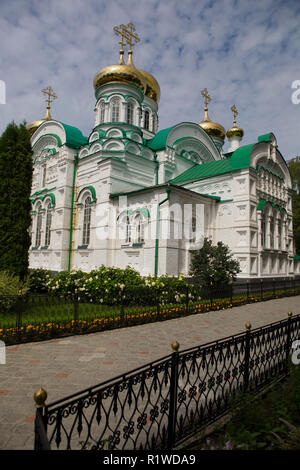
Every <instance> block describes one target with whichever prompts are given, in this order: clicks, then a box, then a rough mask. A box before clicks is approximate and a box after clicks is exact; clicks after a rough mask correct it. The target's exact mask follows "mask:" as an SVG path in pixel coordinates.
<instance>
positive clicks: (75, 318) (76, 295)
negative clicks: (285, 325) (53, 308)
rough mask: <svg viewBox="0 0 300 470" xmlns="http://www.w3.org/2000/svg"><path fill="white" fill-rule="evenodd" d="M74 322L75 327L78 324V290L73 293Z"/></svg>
mask: <svg viewBox="0 0 300 470" xmlns="http://www.w3.org/2000/svg"><path fill="white" fill-rule="evenodd" d="M74 321H75V325H77V322H78V289H75V291H74Z"/></svg>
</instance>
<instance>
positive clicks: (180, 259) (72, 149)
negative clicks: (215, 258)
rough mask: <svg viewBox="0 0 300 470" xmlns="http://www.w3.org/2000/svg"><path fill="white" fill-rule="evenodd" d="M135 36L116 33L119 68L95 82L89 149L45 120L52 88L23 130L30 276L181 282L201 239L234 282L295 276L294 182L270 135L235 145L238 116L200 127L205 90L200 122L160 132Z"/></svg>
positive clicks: (154, 87)
mask: <svg viewBox="0 0 300 470" xmlns="http://www.w3.org/2000/svg"><path fill="white" fill-rule="evenodd" d="M128 26H131V29H130V30H129V29H128ZM126 28H127V29H126ZM133 31H134V28H133V27H132V25H127V27H125V26H123V25H122V28H121V30H117V31H116V32H117V33H118V34H120V35H121V37H122V40H121V43H120V44H121V51H120V59H119V63H118V64H116V65H110V66H106V67H104V68H102V69H101V70H100V71H99V72H98V73H97V74H96V76H95V78H94V89H95V96H96V104H95V109H94V111H95V125H94V128H93V129H92V131H91V133H90V135H89V136H88V137H85V136H84V135H83V134H82V133H81V131H80V130H79V129H77V128H76V127H73V126H71V125H67V124H64V123H62V122H60V121H57V120H55V119H52V117H51V116H50V103H51V101H52V100H53V99H55V98H56V96H55V94H54V93H53V91H52V89H51V87H49V88H48V89H46V90H43V92H44V93H46V94H47V95H48V106H47V113H46V116H45V118H44V119H42V120H41V121H34V122H33V123H31V124H30V125H29V126H28V129H29V131H30V133H31V134H32V137H31V143H32V148H33V158H34V173H33V184H32V193H31V202H32V226H31V236H32V237H31V240H32V244H31V247H30V252H29V260H30V267H31V268H45V269H50V270H52V271H61V270H72V269H82V270H83V271H90V270H92V269H96V268H98V267H100V266H101V265H102V264H104V265H106V266H119V267H122V268H125V267H126V266H128V265H129V266H132V267H134V268H135V269H137V270H138V271H139V272H140V273H141V274H142V275H147V274H155V275H160V274H164V273H168V274H169V275H172V274H177V273H183V274H188V272H189V265H190V258H191V249H195V248H197V247H199V246H200V245H201V243H200V242H201V237H202V239H203V236H205V237H207V238H209V239H211V240H212V241H213V243H214V244H216V243H217V242H218V241H223V242H224V243H225V244H227V245H229V247H230V249H231V251H232V253H233V254H234V256H235V258H236V259H238V261H239V262H240V267H241V273H240V274H239V277H241V278H245V279H250V278H261V277H286V276H293V275H295V274H300V261H299V259H298V258H299V257H298V256H295V252H294V240H293V226H292V198H291V196H292V182H291V176H290V173H289V170H288V166H287V164H286V161H285V159H284V157H283V156H282V155H281V153H280V151H279V150H278V146H277V141H276V137H275V135H274V134H273V133H266V134H264V135H260V136H258V138H257V141H256V142H253V143H251V144H249V145H241V140H242V138H243V134H244V132H243V130H242V129H241V128H240V127H237V124H236V115H237V111H236V108H235V106H233V107H232V111H233V115H234V122H233V127H232V128H231V129H229V130H228V131H227V132H226V131H225V129H224V128H223V126H221V125H220V124H218V123H215V122H213V121H212V120H210V118H209V116H208V108H207V105H208V103H209V101H210V97H209V95H208V93H207V90H206V89H204V90H203V91H202V95H203V97H204V103H205V108H204V118H203V120H202V121H201V122H199V123H193V122H180V123H178V124H175V125H173V126H172V127H169V128H167V129H162V130H158V103H159V99H160V88H159V85H158V83H157V81H156V79H155V78H154V77H153V76H152V75H151V74H149V73H148V72H145V71H144V70H141V69H138V68H136V67H135V65H134V64H133V61H132V45H133V40H134V39H138V37H137V36H136V35H135V34H134V33H133ZM124 41H126V42H127V44H129V46H130V49H129V51H128V59H127V63H126V62H125V60H124V48H123V46H124V45H125V42H124ZM226 137H227V139H228V141H229V144H230V147H229V151H228V152H227V153H224V152H223V146H224V143H225V138H226ZM105 214H112V216H109V217H108V216H106V215H105ZM166 227H167V230H166ZM166 234H167V236H166ZM105 235H106V236H105Z"/></svg>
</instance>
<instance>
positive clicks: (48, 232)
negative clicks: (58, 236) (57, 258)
mask: <svg viewBox="0 0 300 470" xmlns="http://www.w3.org/2000/svg"><path fill="white" fill-rule="evenodd" d="M51 222H52V215H51V202H49V203H48V204H47V209H46V228H45V246H49V245H50V238H51Z"/></svg>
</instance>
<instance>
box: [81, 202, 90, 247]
mask: <svg viewBox="0 0 300 470" xmlns="http://www.w3.org/2000/svg"><path fill="white" fill-rule="evenodd" d="M91 202H92V200H91V197H90V196H88V197H87V198H86V199H85V201H84V211H83V235H82V244H83V245H88V244H89V243H90V234H91Z"/></svg>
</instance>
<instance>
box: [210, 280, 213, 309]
mask: <svg viewBox="0 0 300 470" xmlns="http://www.w3.org/2000/svg"><path fill="white" fill-rule="evenodd" d="M212 304H213V282H212V281H210V309H211V310H212Z"/></svg>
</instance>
